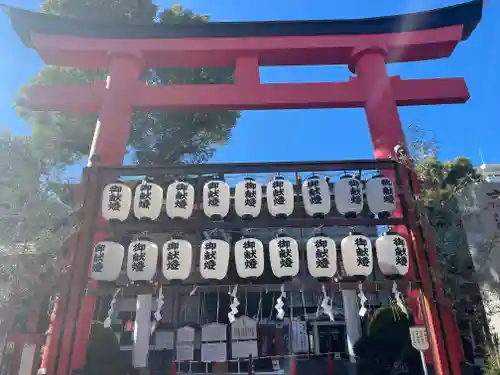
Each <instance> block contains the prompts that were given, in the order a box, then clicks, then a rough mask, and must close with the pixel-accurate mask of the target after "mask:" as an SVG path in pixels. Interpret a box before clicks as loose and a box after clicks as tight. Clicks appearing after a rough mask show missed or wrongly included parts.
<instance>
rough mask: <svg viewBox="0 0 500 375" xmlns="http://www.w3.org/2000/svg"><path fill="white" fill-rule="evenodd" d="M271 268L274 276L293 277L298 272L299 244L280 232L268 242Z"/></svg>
mask: <svg viewBox="0 0 500 375" xmlns="http://www.w3.org/2000/svg"><path fill="white" fill-rule="evenodd" d="M269 259H270V263H271V269H272V271H273V273H274V275H275V276H276V277H294V276H297V274H298V273H299V245H298V244H297V241H296V240H295V239H294V238H292V237H288V236H287V235H286V234H284V233H281V234H279V235H278V236H277V237H276V238H274V239H272V240H271V241H270V242H269Z"/></svg>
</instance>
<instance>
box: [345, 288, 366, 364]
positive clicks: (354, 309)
mask: <svg viewBox="0 0 500 375" xmlns="http://www.w3.org/2000/svg"><path fill="white" fill-rule="evenodd" d="M357 299H358V297H357V295H356V291H355V290H343V291H342V301H343V303H344V318H345V328H346V339H347V352H348V354H349V362H351V363H356V355H355V353H354V344H356V342H357V341H358V340H359V339H360V338H361V334H362V331H361V319H360V317H359V314H358V313H359V306H358V301H357Z"/></svg>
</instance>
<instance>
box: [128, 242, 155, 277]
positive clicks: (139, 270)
mask: <svg viewBox="0 0 500 375" xmlns="http://www.w3.org/2000/svg"><path fill="white" fill-rule="evenodd" d="M127 252H128V254H127V276H128V278H129V280H130V281H151V280H152V279H153V277H154V276H155V273H156V265H157V263H158V246H157V245H156V243H154V242H152V241H151V240H149V239H148V238H145V237H139V238H137V239H135V240H133V241H132V242H130V245H129V246H128V250H127Z"/></svg>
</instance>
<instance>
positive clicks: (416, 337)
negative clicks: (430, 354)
mask: <svg viewBox="0 0 500 375" xmlns="http://www.w3.org/2000/svg"><path fill="white" fill-rule="evenodd" d="M410 338H411V345H412V346H413V347H414V348H415V349H417V350H418V351H421V352H423V351H425V350H427V349H429V338H428V337H427V330H426V329H425V327H410Z"/></svg>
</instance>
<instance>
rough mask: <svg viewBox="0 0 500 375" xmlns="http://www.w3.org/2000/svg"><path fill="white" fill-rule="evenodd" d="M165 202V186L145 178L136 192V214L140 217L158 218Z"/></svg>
mask: <svg viewBox="0 0 500 375" xmlns="http://www.w3.org/2000/svg"><path fill="white" fill-rule="evenodd" d="M162 204H163V188H162V187H161V186H160V185H158V184H155V183H154V182H153V181H151V180H149V179H144V180H143V181H142V182H141V183H140V184H139V185H137V187H136V188H135V192H134V215H135V217H136V218H138V219H149V220H155V219H158V217H159V216H160V213H161V207H162Z"/></svg>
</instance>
